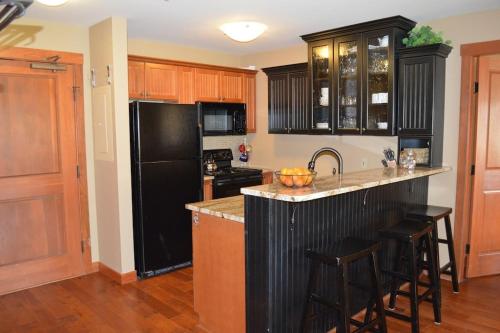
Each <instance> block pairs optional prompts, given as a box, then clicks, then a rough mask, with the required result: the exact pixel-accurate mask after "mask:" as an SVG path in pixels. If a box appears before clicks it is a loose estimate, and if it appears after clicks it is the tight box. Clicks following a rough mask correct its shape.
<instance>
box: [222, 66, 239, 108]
mask: <svg viewBox="0 0 500 333" xmlns="http://www.w3.org/2000/svg"><path fill="white" fill-rule="evenodd" d="M244 80H245V74H243V73H236V72H226V71H221V72H220V91H221V94H220V95H221V96H220V97H221V101H222V102H226V103H244V99H243V85H244Z"/></svg>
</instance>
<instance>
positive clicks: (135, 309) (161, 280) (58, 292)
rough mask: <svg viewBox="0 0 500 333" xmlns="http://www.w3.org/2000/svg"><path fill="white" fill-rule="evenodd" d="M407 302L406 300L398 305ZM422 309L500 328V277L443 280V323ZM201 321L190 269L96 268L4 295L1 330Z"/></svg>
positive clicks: (179, 325)
mask: <svg viewBox="0 0 500 333" xmlns="http://www.w3.org/2000/svg"><path fill="white" fill-rule="evenodd" d="M406 304H407V302H406V301H405V300H404V299H402V300H401V301H400V303H398V307H399V306H401V307H403V306H405V305H406ZM420 309H421V316H420V318H421V332H422V333H451V332H453V333H457V332H464V333H465V332H467V333H482V332H485V333H486V332H488V333H500V315H499V314H500V312H499V309H500V276H495V277H488V278H480V279H474V280H470V281H467V282H466V283H464V284H462V285H461V293H460V294H457V295H455V294H453V293H452V292H451V284H450V283H448V282H443V322H442V324H441V325H440V326H436V325H434V323H433V318H432V307H431V304H429V303H423V304H422V305H421V306H420ZM228 320H230V318H228ZM196 321H197V316H196V314H195V313H194V311H193V286H192V269H191V268H187V269H183V270H180V271H176V272H173V273H170V274H167V275H163V276H160V277H156V278H152V279H148V280H144V281H139V282H134V283H131V284H128V285H125V286H120V285H118V284H116V283H114V282H113V281H111V280H110V279H108V278H107V277H105V276H103V275H101V274H99V273H96V274H91V275H87V276H84V277H80V278H75V279H71V280H65V281H61V282H57V283H53V284H49V285H45V286H41V287H37V288H32V289H29V290H24V291H20V292H17V293H13V294H9V295H4V296H0V332H2V333H3V332H121V333H124V332H167V333H181V332H182V333H184V332H191V331H192V329H193V327H194V326H195V324H196ZM388 322H389V332H402V333H406V332H408V333H409V332H410V328H409V324H407V323H402V322H400V321H397V320H395V319H392V318H389V319H388ZM221 333H236V332H221ZM252 333H253V332H252ZM255 333H258V332H255Z"/></svg>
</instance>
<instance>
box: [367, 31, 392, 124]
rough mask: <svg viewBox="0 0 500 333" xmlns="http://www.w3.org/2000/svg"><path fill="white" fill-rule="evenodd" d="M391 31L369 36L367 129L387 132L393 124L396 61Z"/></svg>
mask: <svg viewBox="0 0 500 333" xmlns="http://www.w3.org/2000/svg"><path fill="white" fill-rule="evenodd" d="M389 39H390V36H389V33H386V34H385V33H379V34H371V35H368V36H366V37H365V50H366V51H365V57H366V67H365V78H366V90H367V91H366V101H365V106H366V113H365V115H364V121H363V122H364V127H365V130H367V131H369V132H372V133H374V132H373V131H375V132H377V131H378V132H386V131H388V130H390V129H391V127H392V122H393V121H392V118H393V116H392V107H391V102H392V96H391V94H392V88H391V86H392V78H391V74H390V73H391V72H392V68H391V67H392V66H391V65H390V64H391V63H392V61H391V58H390V56H391V57H392V55H390V52H389V42H390V41H389Z"/></svg>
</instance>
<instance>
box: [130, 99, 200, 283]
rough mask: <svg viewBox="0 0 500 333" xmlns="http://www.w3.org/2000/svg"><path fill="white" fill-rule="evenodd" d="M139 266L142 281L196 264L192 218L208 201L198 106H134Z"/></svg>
mask: <svg viewBox="0 0 500 333" xmlns="http://www.w3.org/2000/svg"><path fill="white" fill-rule="evenodd" d="M130 131H131V135H130V137H131V155H132V156H131V158H132V194H133V212H134V250H135V267H136V270H137V273H138V275H139V277H140V278H145V277H149V276H153V275H157V274H161V273H165V272H168V271H171V270H174V269H177V268H180V267H184V266H188V265H191V259H192V240H191V214H190V213H189V211H188V210H186V209H185V207H184V206H185V204H186V203H189V202H197V201H202V200H203V165H202V137H201V126H200V116H199V110H198V109H197V107H196V106H195V105H180V104H163V103H147V102H132V103H131V104H130Z"/></svg>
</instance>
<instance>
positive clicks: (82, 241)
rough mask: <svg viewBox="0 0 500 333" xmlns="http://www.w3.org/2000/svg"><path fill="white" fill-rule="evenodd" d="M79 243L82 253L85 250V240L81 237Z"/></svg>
mask: <svg viewBox="0 0 500 333" xmlns="http://www.w3.org/2000/svg"><path fill="white" fill-rule="evenodd" d="M80 245H81V249H82V253H84V252H85V240H83V239H82V240H81V241H80Z"/></svg>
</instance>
